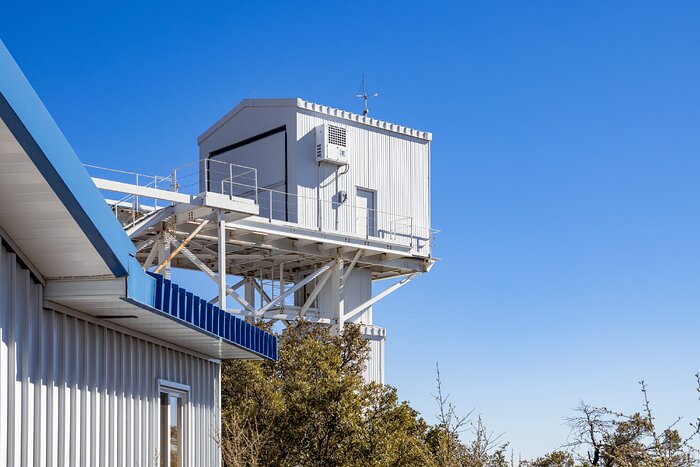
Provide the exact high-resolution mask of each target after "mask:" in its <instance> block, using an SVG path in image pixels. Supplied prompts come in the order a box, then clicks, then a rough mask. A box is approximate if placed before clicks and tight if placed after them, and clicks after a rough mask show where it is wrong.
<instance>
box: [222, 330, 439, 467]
mask: <svg viewBox="0 0 700 467" xmlns="http://www.w3.org/2000/svg"><path fill="white" fill-rule="evenodd" d="M368 351H369V350H368V344H367V342H366V341H365V340H364V339H363V338H362V336H361V335H360V332H359V328H357V327H356V326H352V325H349V326H346V327H345V330H344V332H342V333H340V334H338V335H333V334H331V333H330V332H329V331H328V330H327V328H325V327H322V326H315V325H312V324H309V323H303V322H297V323H294V324H292V325H291V326H289V327H288V328H287V329H286V330H285V332H284V333H282V334H281V335H280V336H279V360H278V361H277V362H255V361H241V360H231V361H227V362H225V363H224V365H223V368H222V432H221V435H220V442H221V446H222V453H223V458H224V463H225V464H226V465H227V466H239V465H281V466H287V465H289V466H296V465H303V466H354V465H363V466H367V465H377V466H379V465H382V466H384V465H396V466H411V465H416V466H419V465H420V466H423V465H428V466H429V465H432V464H433V462H432V459H431V457H430V450H429V448H428V445H427V442H426V433H427V429H428V427H427V424H426V423H425V422H424V421H423V419H421V418H420V416H419V415H418V413H417V412H416V411H415V410H413V409H411V408H410V407H409V406H408V404H406V403H405V402H400V401H399V400H398V397H397V395H396V390H395V389H394V388H392V387H390V386H382V385H378V384H365V382H364V380H363V378H362V373H363V371H364V366H365V363H366V360H367V355H368Z"/></svg>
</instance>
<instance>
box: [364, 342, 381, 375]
mask: <svg viewBox="0 0 700 467" xmlns="http://www.w3.org/2000/svg"><path fill="white" fill-rule="evenodd" d="M385 342H386V339H370V340H369V348H370V352H369V359H368V360H367V367H366V368H365V372H364V378H365V381H374V382H377V383H381V384H384V343H385Z"/></svg>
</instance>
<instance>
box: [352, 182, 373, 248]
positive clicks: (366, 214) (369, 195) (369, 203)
mask: <svg viewBox="0 0 700 467" xmlns="http://www.w3.org/2000/svg"><path fill="white" fill-rule="evenodd" d="M356 200H357V201H356V207H355V217H356V219H357V221H356V227H357V230H356V232H357V235H361V236H363V237H365V238H367V237H376V236H377V205H376V196H375V193H374V191H372V190H367V189H365V188H358V189H357V197H356Z"/></svg>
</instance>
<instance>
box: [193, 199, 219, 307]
mask: <svg viewBox="0 0 700 467" xmlns="http://www.w3.org/2000/svg"><path fill="white" fill-rule="evenodd" d="M200 227H201V225H200ZM200 230H201V229H200ZM197 232H199V231H198V230H195V231H194V232H192V234H190V235H191V236H194V235H196V234H197ZM187 238H188V239H189V238H191V237H187ZM218 259H219V278H218V279H219V307H220V308H221V309H224V310H225V309H226V295H227V293H226V292H227V290H226V289H227V287H226V217H225V213H224V211H219V258H218Z"/></svg>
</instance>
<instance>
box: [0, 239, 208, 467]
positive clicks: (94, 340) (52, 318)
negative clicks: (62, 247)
mask: <svg viewBox="0 0 700 467" xmlns="http://www.w3.org/2000/svg"><path fill="white" fill-rule="evenodd" d="M42 295H43V290H42V286H41V285H40V284H35V283H34V282H33V281H32V280H31V277H30V275H29V272H28V271H27V270H25V269H22V268H21V267H20V266H19V264H18V263H17V259H16V255H15V254H13V253H10V252H8V251H7V250H6V249H5V248H4V247H0V465H47V466H55V465H56V466H60V465H71V466H72V465H86V466H93V465H95V466H144V465H152V464H153V463H154V462H155V458H156V456H157V450H158V428H159V424H158V420H159V399H158V393H157V391H158V389H157V380H158V379H159V378H160V379H165V380H170V381H174V382H179V383H182V384H187V385H189V386H190V388H191V389H190V403H189V414H190V416H189V436H190V442H189V446H190V458H191V461H192V462H191V465H218V463H219V457H218V449H217V445H216V442H215V441H214V437H213V435H214V434H215V432H216V431H215V430H216V429H217V427H218V418H217V407H218V397H219V365H218V364H217V363H216V362H211V361H208V360H205V359H201V358H198V357H195V356H193V355H189V354H186V353H183V352H178V351H175V350H173V349H169V348H167V347H164V346H161V345H156V344H153V343H151V342H147V341H144V340H142V339H139V338H136V337H134V336H131V335H129V334H125V333H122V332H119V331H115V330H114V329H110V328H106V327H103V326H100V325H97V324H95V323H92V322H88V321H84V320H82V319H79V318H77V317H75V316H71V315H67V314H63V313H58V312H56V311H52V310H47V309H44V308H43V296H42Z"/></svg>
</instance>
